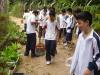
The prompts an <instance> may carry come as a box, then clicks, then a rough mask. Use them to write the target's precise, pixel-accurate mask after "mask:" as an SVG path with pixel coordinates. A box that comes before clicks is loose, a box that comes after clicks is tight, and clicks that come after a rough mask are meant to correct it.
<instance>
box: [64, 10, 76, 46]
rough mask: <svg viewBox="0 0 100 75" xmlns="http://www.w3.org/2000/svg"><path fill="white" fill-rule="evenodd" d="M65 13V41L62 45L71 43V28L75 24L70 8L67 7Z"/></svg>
mask: <svg viewBox="0 0 100 75" xmlns="http://www.w3.org/2000/svg"><path fill="white" fill-rule="evenodd" d="M67 14H68V18H67V19H66V24H67V26H66V43H65V44H64V45H67V44H69V43H71V41H72V34H73V29H74V25H75V18H74V16H73V14H72V9H71V8H68V9H67Z"/></svg>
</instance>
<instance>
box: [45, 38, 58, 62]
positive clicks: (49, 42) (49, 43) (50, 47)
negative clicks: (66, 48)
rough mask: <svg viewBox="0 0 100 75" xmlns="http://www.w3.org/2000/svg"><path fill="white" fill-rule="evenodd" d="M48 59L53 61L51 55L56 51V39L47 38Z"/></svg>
mask: <svg viewBox="0 0 100 75" xmlns="http://www.w3.org/2000/svg"><path fill="white" fill-rule="evenodd" d="M45 48H46V61H51V56H53V57H54V56H55V53H56V40H45Z"/></svg>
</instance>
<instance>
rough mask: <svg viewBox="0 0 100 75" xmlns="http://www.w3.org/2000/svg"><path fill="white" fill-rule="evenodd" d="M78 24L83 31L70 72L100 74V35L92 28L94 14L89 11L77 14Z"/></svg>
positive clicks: (81, 74)
mask: <svg viewBox="0 0 100 75" xmlns="http://www.w3.org/2000/svg"><path fill="white" fill-rule="evenodd" d="M76 20H77V23H78V24H77V26H78V27H79V28H80V30H81V31H82V32H81V34H80V35H79V38H78V41H77V44H76V49H75V53H74V55H73V59H72V64H71V69H70V73H71V74H72V75H73V74H74V75H100V74H95V73H97V72H96V70H100V37H99V35H98V34H97V33H96V32H95V31H94V30H93V29H92V28H91V25H92V15H91V13H89V12H88V11H84V12H81V13H79V14H78V15H77V16H76Z"/></svg>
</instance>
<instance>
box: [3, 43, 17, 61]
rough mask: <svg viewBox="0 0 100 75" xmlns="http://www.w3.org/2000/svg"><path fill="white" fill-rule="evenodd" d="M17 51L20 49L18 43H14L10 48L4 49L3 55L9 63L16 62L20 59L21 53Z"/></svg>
mask: <svg viewBox="0 0 100 75" xmlns="http://www.w3.org/2000/svg"><path fill="white" fill-rule="evenodd" d="M17 49H18V45H17V44H16V43H12V44H11V46H8V47H6V48H5V49H4V51H3V52H2V53H1V55H2V56H3V57H4V59H5V60H7V61H8V62H15V61H16V60H17V59H18V57H19V53H18V51H17Z"/></svg>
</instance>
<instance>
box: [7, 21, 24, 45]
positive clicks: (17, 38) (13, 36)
mask: <svg viewBox="0 0 100 75" xmlns="http://www.w3.org/2000/svg"><path fill="white" fill-rule="evenodd" d="M19 28H20V27H19V26H18V25H16V24H15V23H13V22H9V25H8V30H9V33H10V40H11V41H12V42H19V43H21V44H25V43H26V34H25V33H23V32H19Z"/></svg>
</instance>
